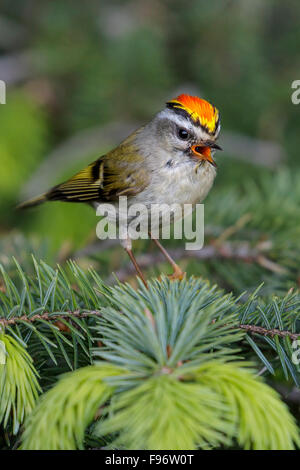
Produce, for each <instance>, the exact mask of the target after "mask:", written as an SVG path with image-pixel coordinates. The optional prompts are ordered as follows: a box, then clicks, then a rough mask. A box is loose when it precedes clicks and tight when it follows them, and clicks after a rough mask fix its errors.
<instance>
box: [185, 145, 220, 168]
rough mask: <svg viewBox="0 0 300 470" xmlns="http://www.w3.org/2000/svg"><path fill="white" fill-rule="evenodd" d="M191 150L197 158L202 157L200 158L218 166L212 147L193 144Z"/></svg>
mask: <svg viewBox="0 0 300 470" xmlns="http://www.w3.org/2000/svg"><path fill="white" fill-rule="evenodd" d="M191 150H192V152H193V154H194V155H195V156H196V157H197V158H200V160H206V161H208V162H209V163H210V164H211V165H213V166H214V167H217V164H216V162H215V161H214V159H213V157H212V155H211V150H210V147H201V146H200V145H193V146H192V147H191Z"/></svg>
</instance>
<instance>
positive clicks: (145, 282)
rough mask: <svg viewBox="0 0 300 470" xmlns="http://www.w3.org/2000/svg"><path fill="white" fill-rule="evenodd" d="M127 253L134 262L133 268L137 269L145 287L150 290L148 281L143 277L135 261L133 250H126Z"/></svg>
mask: <svg viewBox="0 0 300 470" xmlns="http://www.w3.org/2000/svg"><path fill="white" fill-rule="evenodd" d="M125 251H126V253H127V254H128V256H129V258H130V259H131V261H132V264H133V266H134V267H135V270H136V272H137V274H138V276H139V278H140V279H141V280H142V282H143V284H144V286H145V287H146V288H147V289H148V284H147V281H146V280H145V278H144V276H143V273H142V271H141V268H140V267H139V265H138V264H137V261H136V259H135V256H134V254H133V253H132V250H131V249H130V248H127V247H126V248H125Z"/></svg>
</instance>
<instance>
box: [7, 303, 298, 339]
mask: <svg viewBox="0 0 300 470" xmlns="http://www.w3.org/2000/svg"><path fill="white" fill-rule="evenodd" d="M145 315H146V317H147V318H149V319H150V320H151V322H152V324H154V318H153V315H152V314H151V313H150V311H149V310H148V309H145ZM90 316H95V317H101V313H100V311H99V310H91V311H89V312H80V310H74V312H71V311H69V312H68V314H66V313H65V314H64V313H62V314H60V313H55V314H51V313H49V312H45V313H43V314H41V315H33V316H32V317H28V316H26V315H22V316H21V317H14V318H10V319H6V318H0V327H1V326H2V327H4V328H5V327H6V326H10V325H16V324H17V323H22V322H27V323H34V322H36V321H40V320H45V321H51V320H55V322H56V325H57V326H58V328H59V329H62V330H64V328H60V327H59V320H62V319H63V320H67V319H69V320H72V317H76V318H87V317H90ZM237 327H238V328H240V329H241V330H245V331H247V332H249V333H252V334H258V335H262V336H271V337H274V336H276V335H277V336H280V337H281V338H285V337H286V336H288V337H289V338H291V339H292V340H295V339H298V338H299V337H300V333H292V332H291V331H287V330H279V329H278V328H271V329H267V328H263V327H262V326H257V325H242V324H240V325H237ZM233 328H236V326H233Z"/></svg>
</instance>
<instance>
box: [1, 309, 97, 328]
mask: <svg viewBox="0 0 300 470" xmlns="http://www.w3.org/2000/svg"><path fill="white" fill-rule="evenodd" d="M90 316H95V317H100V316H101V313H100V312H99V310H91V311H90V312H80V310H75V311H74V312H70V311H69V312H68V314H67V313H54V314H51V313H49V312H45V313H42V314H41V315H32V317H28V316H26V315H22V316H21V317H14V318H10V319H7V318H0V326H3V327H4V328H5V327H6V326H10V325H16V324H17V323H22V322H27V323H34V322H36V321H40V320H45V321H51V320H55V321H57V320H61V319H63V320H67V319H69V320H72V317H76V318H87V317H90Z"/></svg>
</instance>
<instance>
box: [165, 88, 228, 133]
mask: <svg viewBox="0 0 300 470" xmlns="http://www.w3.org/2000/svg"><path fill="white" fill-rule="evenodd" d="M167 105H168V107H170V108H172V109H174V110H175V111H176V110H178V111H179V110H182V111H185V112H186V113H187V114H188V115H189V117H190V118H191V119H192V121H193V122H194V123H196V124H197V123H198V124H200V125H201V126H203V127H205V128H206V129H207V130H208V131H209V133H211V134H213V133H214V132H215V131H216V127H217V125H218V122H219V111H218V110H217V108H215V107H214V106H213V105H211V104H210V103H209V102H208V101H205V100H203V99H201V98H198V96H190V95H184V94H182V95H179V96H177V98H175V99H173V100H171V101H168V103H167Z"/></svg>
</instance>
